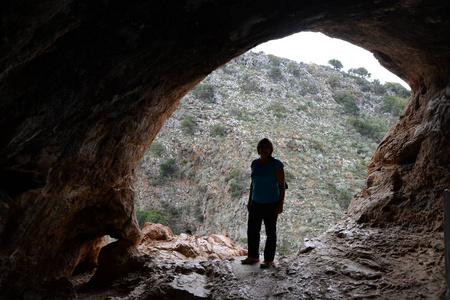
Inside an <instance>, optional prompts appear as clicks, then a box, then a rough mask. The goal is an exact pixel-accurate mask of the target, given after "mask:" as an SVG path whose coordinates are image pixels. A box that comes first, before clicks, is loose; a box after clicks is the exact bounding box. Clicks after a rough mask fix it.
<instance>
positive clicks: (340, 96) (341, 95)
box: [333, 91, 357, 104]
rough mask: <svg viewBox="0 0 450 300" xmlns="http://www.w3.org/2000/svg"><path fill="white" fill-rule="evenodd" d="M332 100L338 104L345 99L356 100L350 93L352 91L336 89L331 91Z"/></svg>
mask: <svg viewBox="0 0 450 300" xmlns="http://www.w3.org/2000/svg"><path fill="white" fill-rule="evenodd" d="M333 98H334V101H336V102H337V103H339V104H344V103H345V102H347V101H350V102H351V101H353V102H356V100H357V99H356V97H355V96H353V95H352V93H350V92H347V91H336V92H335V93H333Z"/></svg>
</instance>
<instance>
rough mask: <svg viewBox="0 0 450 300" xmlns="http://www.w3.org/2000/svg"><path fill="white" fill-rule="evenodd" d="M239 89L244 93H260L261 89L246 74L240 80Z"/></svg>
mask: <svg viewBox="0 0 450 300" xmlns="http://www.w3.org/2000/svg"><path fill="white" fill-rule="evenodd" d="M241 89H242V90H243V91H244V92H260V91H261V88H260V86H259V84H258V82H257V81H256V80H255V79H253V78H251V77H250V76H249V75H248V74H245V75H244V77H243V78H242V84H241Z"/></svg>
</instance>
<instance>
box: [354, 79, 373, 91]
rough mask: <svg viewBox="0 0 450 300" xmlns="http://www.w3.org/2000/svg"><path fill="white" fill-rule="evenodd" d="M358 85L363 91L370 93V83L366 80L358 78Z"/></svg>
mask: <svg viewBox="0 0 450 300" xmlns="http://www.w3.org/2000/svg"><path fill="white" fill-rule="evenodd" d="M355 82H356V84H357V85H359V87H360V88H361V91H363V92H368V91H370V82H369V81H368V80H366V79H364V78H356V80H355Z"/></svg>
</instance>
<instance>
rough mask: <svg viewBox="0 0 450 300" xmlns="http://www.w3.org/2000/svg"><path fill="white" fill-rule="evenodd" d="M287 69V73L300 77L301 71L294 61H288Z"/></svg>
mask: <svg viewBox="0 0 450 300" xmlns="http://www.w3.org/2000/svg"><path fill="white" fill-rule="evenodd" d="M286 68H287V70H288V72H289V73H291V74H292V75H294V76H295V77H297V78H298V77H300V76H301V72H300V68H299V67H298V65H297V64H296V63H294V62H290V63H289V64H288V65H287V67H286Z"/></svg>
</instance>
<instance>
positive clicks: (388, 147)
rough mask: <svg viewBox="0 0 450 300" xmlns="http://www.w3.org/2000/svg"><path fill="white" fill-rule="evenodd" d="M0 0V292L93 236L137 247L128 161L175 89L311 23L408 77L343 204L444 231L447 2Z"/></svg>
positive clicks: (44, 273) (61, 262)
mask: <svg viewBox="0 0 450 300" xmlns="http://www.w3.org/2000/svg"><path fill="white" fill-rule="evenodd" d="M160 2H161V3H154V2H147V1H127V2H121V1H112V0H102V1H64V2H61V1H55V0H47V1H40V2H39V3H35V2H32V1H26V0H23V1H6V2H3V3H2V4H0V15H1V19H2V23H1V24H0V32H2V33H4V35H3V38H2V42H1V47H0V51H1V52H0V53H1V55H0V72H1V73H0V99H1V102H0V108H1V111H2V118H1V120H0V122H1V126H0V152H1V155H0V199H1V202H0V289H1V290H0V292H4V291H5V289H6V287H8V288H13V287H18V288H19V287H23V286H26V285H30V284H33V283H35V282H39V281H45V280H49V279H52V278H59V277H64V276H66V277H67V276H70V275H71V274H72V272H73V271H74V269H75V268H76V266H77V265H78V264H79V263H80V262H82V261H83V260H85V261H89V262H95V258H96V255H97V253H98V250H93V249H99V245H101V244H102V243H103V240H102V237H103V236H104V235H110V236H112V237H115V238H118V239H119V240H120V241H121V243H124V242H126V243H128V244H129V245H136V244H138V243H139V242H140V239H141V233H140V231H139V229H138V227H137V223H136V219H135V216H134V207H133V200H134V194H133V185H134V176H135V169H136V167H137V164H138V162H139V160H140V158H141V157H142V155H143V153H144V151H145V149H146V148H147V147H148V145H149V144H150V143H151V141H152V140H153V138H154V137H155V136H156V134H157V132H158V130H159V129H160V128H161V126H162V124H163V122H164V121H165V120H166V119H167V118H168V117H169V116H170V114H171V113H172V112H173V110H174V109H176V107H177V104H178V101H179V99H180V98H181V97H182V96H183V95H184V94H185V93H186V92H187V91H189V89H191V88H192V87H193V86H195V84H197V83H198V82H199V81H201V80H202V79H203V78H204V77H205V76H206V75H207V74H209V73H210V72H211V71H213V70H214V69H216V68H218V67H219V66H221V65H223V64H225V63H226V62H228V61H229V60H230V59H232V58H234V57H236V56H238V55H240V54H242V53H244V52H246V51H248V50H249V49H251V48H252V47H254V46H256V45H257V44H260V43H262V42H264V41H267V40H270V39H274V38H280V37H283V36H286V35H289V34H291V33H295V32H299V31H304V30H311V31H321V32H323V33H325V34H328V35H330V36H332V37H339V38H341V39H344V40H347V41H350V42H352V43H354V44H356V45H359V46H361V47H363V48H365V49H367V50H369V51H372V52H373V53H374V55H375V56H376V57H377V58H378V59H379V60H380V62H381V63H382V64H383V65H385V66H386V67H387V68H388V69H390V70H392V71H393V72H394V73H396V74H397V75H399V76H400V77H402V78H403V79H404V80H405V81H407V82H408V83H409V84H410V86H411V87H412V97H411V99H410V101H409V103H408V106H407V108H406V109H405V113H404V114H403V115H402V117H401V118H400V121H399V123H398V124H397V125H396V126H395V127H394V128H393V129H392V130H391V131H390V132H389V133H388V135H387V136H386V137H385V139H384V140H383V141H382V143H381V144H380V146H379V147H378V149H377V151H376V153H375V154H374V156H373V158H372V161H371V163H370V165H369V172H368V180H367V183H366V185H365V187H364V188H363V190H362V192H361V193H360V194H359V195H357V197H355V199H354V201H353V202H352V204H351V207H350V210H349V213H348V215H347V217H348V218H355V219H356V220H358V221H359V222H361V223H370V224H372V225H378V226H388V224H389V223H400V224H403V225H405V226H408V225H411V224H413V225H414V224H415V225H418V226H422V227H423V229H425V230H436V229H442V218H441V217H440V209H441V200H442V190H443V189H444V188H445V187H446V185H447V184H448V182H449V179H450V178H449V174H448V164H449V159H450V158H449V151H448V150H449V147H448V145H449V137H450V136H449V120H448V115H449V114H448V108H449V106H448V105H449V104H448V103H449V92H448V91H449V84H448V83H449V63H450V61H449V60H448V57H449V54H450V53H449V51H450V42H449V36H448V34H446V32H448V29H450V21H449V20H448V19H446V12H447V11H449V8H450V4H447V3H444V2H443V1H437V0H434V1H424V0H422V1H421V0H417V1H377V2H376V3H371V2H367V1H355V0H344V1H286V0H284V1H248V0H247V1H244V0H242V1H218V0H216V1H182V2H180V1H160Z"/></svg>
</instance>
